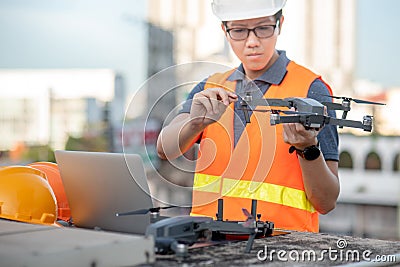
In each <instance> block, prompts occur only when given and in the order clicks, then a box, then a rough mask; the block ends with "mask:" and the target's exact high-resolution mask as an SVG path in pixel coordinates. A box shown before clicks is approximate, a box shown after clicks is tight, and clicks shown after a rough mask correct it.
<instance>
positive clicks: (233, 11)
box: [211, 0, 286, 21]
mask: <svg viewBox="0 0 400 267" xmlns="http://www.w3.org/2000/svg"><path fill="white" fill-rule="evenodd" d="M285 4H286V0H213V2H212V3H211V7H212V10H213V13H214V14H215V15H216V16H217V17H218V18H219V19H220V20H221V21H232V20H242V19H252V18H261V17H268V16H272V15H275V14H276V13H277V12H278V11H279V10H281V9H282V8H283V7H284V6H285Z"/></svg>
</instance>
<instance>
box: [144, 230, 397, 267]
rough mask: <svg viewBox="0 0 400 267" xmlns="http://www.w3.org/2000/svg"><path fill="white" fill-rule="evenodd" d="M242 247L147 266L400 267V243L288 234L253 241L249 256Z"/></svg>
mask: <svg viewBox="0 0 400 267" xmlns="http://www.w3.org/2000/svg"><path fill="white" fill-rule="evenodd" d="M245 247H246V241H234V242H228V243H222V244H219V245H214V246H206V247H201V248H192V249H190V250H189V255H188V256H187V257H186V258H179V257H177V256H176V255H158V256H157V257H156V262H155V263H154V264H152V265H148V266H185V267H186V266H264V265H266V266H333V265H346V264H354V263H358V262H364V263H367V262H368V264H371V261H372V260H376V259H378V260H381V261H380V262H379V264H382V263H384V262H382V261H383V260H384V261H386V262H385V264H384V265H385V266H395V265H396V266H400V262H397V263H395V262H393V261H394V256H393V255H396V254H399V253H400V242H399V241H386V240H377V239H366V238H358V237H351V236H336V235H330V234H324V233H319V234H315V233H302V232H290V233H288V234H285V235H277V236H272V237H267V238H262V239H256V240H255V242H254V244H253V249H252V250H251V252H250V253H245V252H244V250H245ZM397 256H398V255H397ZM376 263H378V262H376ZM143 266H144V265H143ZM379 266H382V265H379Z"/></svg>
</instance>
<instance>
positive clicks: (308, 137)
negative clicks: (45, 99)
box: [157, 0, 339, 232]
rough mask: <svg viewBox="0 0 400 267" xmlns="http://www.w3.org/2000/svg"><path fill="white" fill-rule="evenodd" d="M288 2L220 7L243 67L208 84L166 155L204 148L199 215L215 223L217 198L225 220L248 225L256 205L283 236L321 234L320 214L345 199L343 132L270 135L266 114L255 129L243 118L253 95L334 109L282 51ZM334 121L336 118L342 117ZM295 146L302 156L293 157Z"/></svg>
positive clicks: (161, 142)
mask: <svg viewBox="0 0 400 267" xmlns="http://www.w3.org/2000/svg"><path fill="white" fill-rule="evenodd" d="M285 3H286V0H249V1H247V2H246V1H241V0H235V1H233V0H214V1H213V3H212V8H213V12H214V14H215V15H216V16H217V17H218V18H220V20H221V21H222V23H221V27H222V30H223V32H224V34H225V36H226V38H227V41H228V42H229V44H230V46H231V48H232V50H233V51H234V53H235V54H236V56H237V57H238V58H239V59H240V61H241V63H242V64H241V65H240V66H239V67H238V68H237V69H234V70H232V71H229V72H227V73H222V74H221V73H220V74H214V75H212V76H210V77H209V78H207V79H206V80H204V81H203V82H201V83H199V84H198V85H197V86H196V87H195V88H194V89H193V90H192V92H191V93H190V95H189V97H188V100H189V101H187V103H186V104H185V105H184V107H183V109H182V111H181V112H180V113H179V114H178V115H177V116H176V117H175V118H174V119H173V120H172V121H171V123H170V124H169V125H168V126H166V127H165V128H164V129H163V130H162V131H161V133H160V136H159V139H158V143H157V149H158V154H159V156H160V157H161V158H164V159H171V158H175V157H178V156H180V155H181V154H182V153H184V152H185V151H187V150H188V149H189V148H190V147H191V146H192V145H193V144H194V143H196V142H199V141H200V148H199V155H198V160H197V164H196V173H195V177H194V186H193V207H192V213H191V214H192V215H205V216H212V217H215V213H216V211H217V199H219V198H222V199H224V219H228V220H244V219H245V218H246V217H245V216H244V215H243V214H242V211H241V208H247V209H250V206H251V200H252V199H256V200H257V201H258V202H257V213H260V214H261V216H262V217H261V219H262V220H269V221H272V222H274V223H275V227H276V228H283V229H291V230H298V231H312V232H318V230H319V226H318V214H319V213H321V214H326V213H328V212H329V211H331V210H332V209H333V208H334V207H335V204H336V200H337V197H338V194H339V181H338V135H337V130H336V128H335V127H333V126H330V125H327V126H325V127H324V128H323V129H322V130H321V131H320V132H317V131H315V130H306V129H305V128H304V127H303V125H301V124H298V123H288V124H283V125H276V126H270V125H269V121H268V120H269V116H268V114H267V113H262V112H252V113H251V123H247V124H246V122H245V120H244V116H243V112H242V110H240V103H239V101H238V99H239V97H238V96H241V95H243V94H244V93H245V92H251V93H252V94H253V97H265V98H286V97H310V98H315V99H317V100H319V101H330V100H331V99H330V98H329V97H326V96H324V95H328V94H331V93H332V92H331V89H330V88H329V86H328V85H326V83H325V82H324V81H323V80H322V79H321V78H320V77H319V76H318V75H316V74H314V73H312V72H311V71H310V70H308V69H306V68H304V67H302V66H299V65H298V64H296V63H294V62H293V61H290V60H289V59H288V58H287V57H286V54H285V52H284V51H277V50H276V49H275V45H276V42H277V39H278V36H279V34H280V32H281V30H282V26H283V23H284V17H283V15H282V8H283V7H284V5H285ZM258 108H260V107H258ZM329 115H330V116H335V113H334V111H330V112H329ZM291 146H294V147H295V148H296V153H289V148H290V147H291ZM320 149H321V151H322V153H320ZM292 152H293V151H292ZM304 154H306V156H305V157H304Z"/></svg>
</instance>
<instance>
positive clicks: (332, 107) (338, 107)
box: [322, 102, 345, 110]
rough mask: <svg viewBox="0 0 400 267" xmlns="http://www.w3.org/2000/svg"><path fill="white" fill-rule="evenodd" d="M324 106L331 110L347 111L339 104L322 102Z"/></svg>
mask: <svg viewBox="0 0 400 267" xmlns="http://www.w3.org/2000/svg"><path fill="white" fill-rule="evenodd" d="M322 104H323V105H324V106H326V107H327V108H328V109H330V110H345V108H344V107H343V106H342V105H341V104H338V103H332V102H322Z"/></svg>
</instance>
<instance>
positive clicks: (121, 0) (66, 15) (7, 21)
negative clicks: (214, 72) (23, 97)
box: [0, 0, 400, 92]
mask: <svg viewBox="0 0 400 267" xmlns="http://www.w3.org/2000/svg"><path fill="white" fill-rule="evenodd" d="M164 1H166V0H164ZM290 1H294V0H289V1H288V3H287V6H288V8H290V5H291V4H292V3H291V2H290ZM308 1H311V0H308ZM166 2H170V1H166ZM166 2H165V3H163V5H166V4H168V3H166ZM207 2H209V3H211V0H207ZM148 3H149V1H146V0H140V1H129V0H118V1H94V0H87V1H56V2H55V1H51V0H41V1H26V0H1V1H0V22H1V23H0V33H1V34H2V37H3V38H2V42H1V43H0V58H1V61H0V68H1V69H38V68H39V69H52V68H58V69H63V68H112V69H115V70H116V71H120V72H122V75H124V77H125V79H126V83H127V87H128V88H127V89H128V91H129V92H134V91H135V89H137V88H138V87H139V86H140V84H141V83H142V82H144V81H145V79H146V78H147V73H146V69H147V66H145V64H146V63H145V61H146V60H145V59H144V56H145V54H146V53H145V51H146V47H145V45H144V44H143V41H142V40H143V39H144V38H145V34H146V30H145V27H146V26H145V23H143V22H145V21H146V20H147V15H148V11H147V9H148ZM160 3H161V2H160ZM377 3H379V4H377ZM356 4H357V9H356V14H357V15H356V18H355V19H356V48H355V53H356V55H355V60H356V62H355V65H356V66H355V76H356V78H358V79H366V80H369V81H372V82H374V83H378V84H381V85H382V86H383V87H384V88H387V87H399V86H400V76H399V75H395V73H394V72H395V70H396V65H395V64H397V62H399V61H400V53H398V52H397V48H398V47H400V37H399V35H398V34H395V32H396V29H395V26H396V25H399V20H400V19H399V17H398V15H397V10H399V8H400V2H398V1H396V0H382V1H379V2H376V1H374V0H357V1H356ZM206 6H207V7H209V5H206ZM166 12H168V10H167V11H166ZM194 12H195V11H194ZM204 12H205V13H210V14H211V8H209V10H204ZM215 22H217V20H215ZM214 27H215V28H213V29H212V30H214V31H215V29H217V31H219V30H220V28H219V25H218V23H215V25H214ZM300 30H301V29H300ZM221 34H222V33H221ZM204 44H207V42H205V43H201V44H199V45H204ZM288 48H289V49H290V46H288ZM210 50H212V49H210ZM289 52H290V51H289ZM198 60H202V59H201V58H199V59H198ZM321 60H323V59H321ZM178 63H179V62H178Z"/></svg>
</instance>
